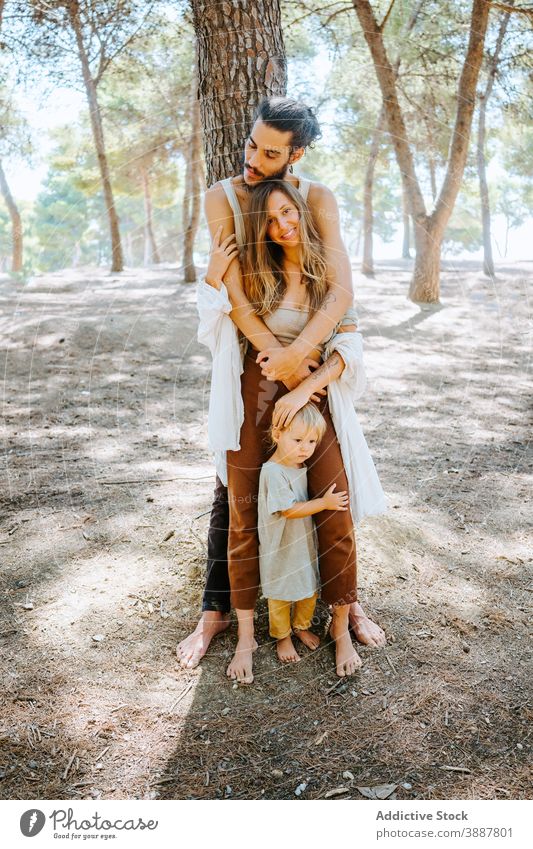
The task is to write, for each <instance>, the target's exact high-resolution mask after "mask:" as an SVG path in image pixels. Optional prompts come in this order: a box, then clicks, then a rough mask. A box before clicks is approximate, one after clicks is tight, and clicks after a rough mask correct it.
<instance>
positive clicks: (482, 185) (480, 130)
mask: <svg viewBox="0 0 533 849" xmlns="http://www.w3.org/2000/svg"><path fill="white" fill-rule="evenodd" d="M513 3H514V0H509V5H512V4H513ZM510 16H511V13H510V12H504V14H503V15H502V18H501V22H500V29H499V32H498V38H497V41H496V46H495V48H494V54H493V56H492V58H491V59H490V61H489V65H488V78H487V84H486V86H485V91H484V92H483V94H482V95H481V97H480V99H479V114H478V127H477V151H476V152H477V173H478V179H479V197H480V200H481V224H482V227H483V274H486V275H487V277H494V274H495V272H494V259H493V256H492V238H491V232H490V229H491V227H490V225H491V221H490V200H489V186H488V183H487V167H486V161H485V130H486V115H487V103H488V102H489V98H490V95H491V93H492V88H493V86H494V80H495V79H496V74H497V72H498V61H499V58H500V51H501V47H502V44H503V39H504V36H505V31H506V29H507V24H508V23H509V18H510Z"/></svg>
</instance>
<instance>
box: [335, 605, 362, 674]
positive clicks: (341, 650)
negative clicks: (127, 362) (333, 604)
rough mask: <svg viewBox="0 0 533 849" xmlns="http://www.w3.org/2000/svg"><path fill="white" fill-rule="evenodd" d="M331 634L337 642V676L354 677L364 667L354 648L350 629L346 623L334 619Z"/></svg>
mask: <svg viewBox="0 0 533 849" xmlns="http://www.w3.org/2000/svg"><path fill="white" fill-rule="evenodd" d="M329 633H330V634H331V637H332V638H333V639H334V640H335V663H336V671H337V675H338V676H339V677H340V678H344V676H345V675H353V673H354V672H357V670H358V669H359V668H360V667H361V666H362V661H361V658H360V657H359V655H358V654H357V652H356V650H355V648H354V645H353V643H352V639H351V637H350V631H349V629H348V628H347V627H346V626H345V625H344V623H341V622H337V621H336V620H335V617H333V622H332V623H331V627H330V629H329Z"/></svg>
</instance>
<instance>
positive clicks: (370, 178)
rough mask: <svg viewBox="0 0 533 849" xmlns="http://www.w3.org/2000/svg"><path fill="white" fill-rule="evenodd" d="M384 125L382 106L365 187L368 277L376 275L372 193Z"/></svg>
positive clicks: (364, 265) (363, 267)
mask: <svg viewBox="0 0 533 849" xmlns="http://www.w3.org/2000/svg"><path fill="white" fill-rule="evenodd" d="M384 126H385V109H384V108H383V106H382V107H381V110H380V113H379V116H378V120H377V124H376V126H375V129H374V132H373V133H372V140H371V142H370V152H369V155H368V162H367V165H366V172H365V182H364V189H363V261H362V264H361V271H362V273H363V274H365V275H366V276H367V277H373V276H374V255H373V243H374V210H373V203H372V195H373V191H374V172H375V170H376V162H377V158H378V156H379V146H380V142H381V137H382V134H383V128H384Z"/></svg>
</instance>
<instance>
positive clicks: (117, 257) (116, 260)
mask: <svg viewBox="0 0 533 849" xmlns="http://www.w3.org/2000/svg"><path fill="white" fill-rule="evenodd" d="M68 10H69V17H70V22H71V25H72V28H73V30H74V33H75V36H76V44H77V46H78V52H79V57H80V62H81V68H82V74H83V81H84V83H85V91H86V93H87V100H88V102H89V113H90V116H91V127H92V130H93V136H94V144H95V147H96V155H97V157H98V165H99V168H100V175H101V178H102V186H103V189H104V198H105V205H106V211H107V216H108V220H109V230H110V235H111V254H112V262H111V271H115V272H119V271H123V269H124V258H123V255H122V245H121V243H120V230H119V224H118V215H117V211H116V208H115V200H114V198H113V189H112V187H111V179H110V176H109V165H108V162H107V156H106V150H105V139H104V128H103V125H102V116H101V114H100V106H99V104H98V98H97V96H96V85H95V83H94V80H93V78H92V75H91V69H90V66H89V59H88V56H87V52H86V50H85V45H84V44H83V37H82V32H81V24H80V20H79V17H78V11H77V7H76V6H75V5H74V4H69V7H68Z"/></svg>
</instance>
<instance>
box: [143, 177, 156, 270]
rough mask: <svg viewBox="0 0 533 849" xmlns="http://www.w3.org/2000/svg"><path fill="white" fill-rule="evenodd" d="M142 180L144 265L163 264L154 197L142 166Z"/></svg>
mask: <svg viewBox="0 0 533 849" xmlns="http://www.w3.org/2000/svg"><path fill="white" fill-rule="evenodd" d="M141 180H142V186H143V196H144V264H145V265H151V264H153V263H157V262H161V260H160V259H159V251H158V249H157V243H156V240H155V235H154V225H153V216H152V195H151V193H150V181H149V179H148V172H147V170H146V166H145V165H142V166H141Z"/></svg>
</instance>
